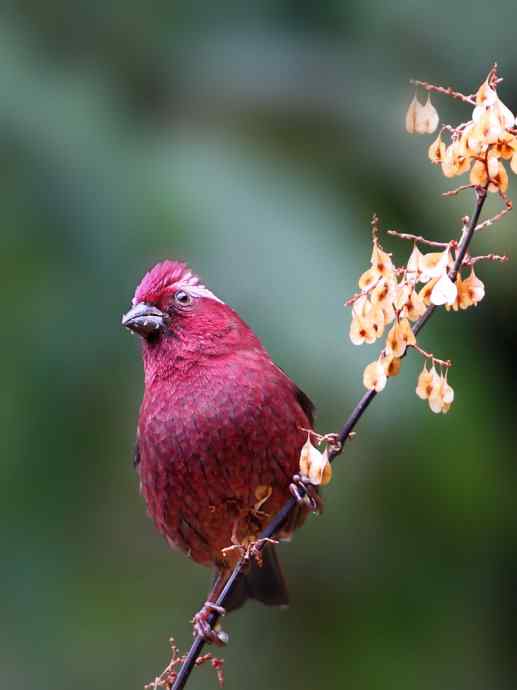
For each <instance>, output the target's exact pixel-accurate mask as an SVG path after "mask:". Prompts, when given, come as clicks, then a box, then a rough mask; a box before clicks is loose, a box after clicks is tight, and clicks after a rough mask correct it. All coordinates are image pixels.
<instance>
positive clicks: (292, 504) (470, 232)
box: [171, 90, 487, 690]
mask: <svg viewBox="0 0 517 690" xmlns="http://www.w3.org/2000/svg"><path fill="white" fill-rule="evenodd" d="M446 91H447V90H446ZM450 95H453V94H450ZM475 193H476V205H475V209H474V213H473V215H472V218H470V220H469V223H468V225H467V226H466V227H465V228H464V230H463V234H462V238H461V241H460V244H459V246H458V251H457V253H456V259H455V261H454V265H453V267H452V269H451V270H450V272H449V277H450V278H451V280H452V281H454V280H455V279H456V274H457V272H458V270H459V269H460V267H461V265H462V264H463V259H464V258H465V255H466V253H467V250H468V248H469V245H470V243H471V241H472V238H473V236H474V232H475V229H476V226H477V223H478V220H479V216H480V215H481V211H482V209H483V205H484V203H485V200H486V195H487V190H486V187H476V190H475ZM434 310H435V306H434V305H431V306H429V307H428V308H427V310H426V311H425V312H424V314H423V315H422V316H421V317H420V319H419V320H418V321H416V322H415V323H414V324H413V332H414V333H415V335H416V334H418V333H419V331H421V330H422V328H423V327H424V326H425V324H426V323H427V321H428V320H429V318H430V317H431V315H432V313H433V312H434ZM376 396H377V392H376V391H375V390H369V391H367V392H366V393H365V394H364V395H363V396H362V398H361V399H360V400H359V402H358V403H357V405H356V406H355V407H354V409H353V411H352V414H351V415H350V417H349V418H348V419H347V421H346V422H345V424H344V425H343V428H342V429H341V431H340V432H339V435H338V438H339V442H340V443H339V445H337V446H334V448H333V449H332V450H331V451H330V452H329V460H330V462H332V461H333V460H335V458H336V457H337V456H338V455H340V454H341V452H342V451H343V448H344V445H345V443H346V442H347V440H348V439H349V438H350V435H351V433H352V431H353V430H354V428H355V426H356V425H357V423H358V422H359V420H360V419H361V417H362V416H363V414H364V413H365V412H366V410H367V409H368V407H369V406H370V404H371V403H372V402H373V400H374V398H375V397H376ZM299 492H300V495H301V496H302V497H303V496H304V495H305V493H306V492H304V490H303V489H302V488H301V487H300V488H299ZM297 505H298V504H297V501H296V499H295V498H294V497H291V498H289V499H288V500H287V501H286V502H285V504H284V505H283V507H282V508H281V509H280V510H279V511H278V513H277V514H276V515H275V516H274V517H273V518H272V520H271V522H270V523H269V524H268V525H267V527H266V528H265V529H263V530H262V532H261V533H260V534H259V536H258V540H257V541H258V542H261V541H262V540H267V539H271V538H274V536H275V534H276V533H277V532H278V530H279V529H280V528H281V527H282V525H283V524H284V523H285V521H286V520H287V518H288V517H289V515H290V513H291V512H292V511H293V510H294V509H295V508H296V506H297ZM257 548H258V549H260V548H261V545H260V544H259V545H258V546H257ZM247 562H248V556H247V555H246V556H244V557H243V558H241V559H240V560H239V562H238V563H237V565H236V566H235V568H234V570H233V572H232V574H231V575H230V577H229V578H228V580H227V581H226V584H225V586H224V588H223V590H222V592H221V594H220V595H219V597H218V599H217V601H216V602H215V604H216V605H217V606H220V607H222V608H224V605H225V603H226V601H227V599H228V597H229V596H230V594H231V592H232V591H233V588H234V587H235V583H236V581H237V579H238V577H239V575H240V573H241V571H242V569H243V568H244V567H245V566H246V564H247ZM219 617H220V614H219V613H217V611H212V613H211V614H210V616H209V617H208V623H209V625H210V626H211V627H212V628H213V627H214V625H216V623H217V621H218V620H219ZM204 646H205V640H204V639H203V637H201V636H200V635H198V636H197V637H196V638H195V640H194V642H193V643H192V646H191V648H190V651H189V653H188V654H187V656H186V657H185V660H184V662H183V664H182V666H181V669H180V670H179V672H178V675H177V677H176V679H175V681H174V685H173V686H172V688H171V690H182V689H183V688H184V687H185V685H186V683H187V681H188V678H189V676H190V674H191V672H192V669H193V668H194V666H195V664H196V659H197V658H198V657H199V655H200V654H201V651H202V650H203V647H204Z"/></svg>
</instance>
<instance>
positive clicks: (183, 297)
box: [174, 290, 192, 307]
mask: <svg viewBox="0 0 517 690" xmlns="http://www.w3.org/2000/svg"><path fill="white" fill-rule="evenodd" d="M174 301H175V302H176V304H179V306H180V307H189V306H190V305H191V304H192V297H191V295H189V294H188V292H185V290H178V292H176V294H175V295H174Z"/></svg>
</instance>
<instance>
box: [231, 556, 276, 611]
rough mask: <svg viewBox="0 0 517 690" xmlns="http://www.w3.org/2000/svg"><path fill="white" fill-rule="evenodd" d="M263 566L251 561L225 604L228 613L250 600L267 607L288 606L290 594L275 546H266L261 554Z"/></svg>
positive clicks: (253, 560) (254, 560)
mask: <svg viewBox="0 0 517 690" xmlns="http://www.w3.org/2000/svg"><path fill="white" fill-rule="evenodd" d="M261 557H262V564H261V565H259V563H257V561H256V559H254V558H252V559H251V560H250V563H249V566H248V569H247V570H246V571H245V572H242V573H241V574H240V576H239V579H238V580H237V582H236V584H235V587H234V589H233V591H232V593H231V594H230V596H229V598H228V600H227V601H226V602H225V608H226V610H227V611H234V610H235V609H238V608H239V607H240V606H242V605H243V604H244V603H245V602H246V601H247V600H248V599H256V600H257V601H260V602H261V603H262V604H266V606H287V605H288V603H289V594H288V592H287V584H286V581H285V577H284V574H283V572H282V567H281V565H280V561H279V560H278V556H277V553H276V550H275V546H274V544H266V545H265V546H264V548H263V549H262V552H261Z"/></svg>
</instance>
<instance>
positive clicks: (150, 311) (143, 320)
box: [122, 302, 166, 338]
mask: <svg viewBox="0 0 517 690" xmlns="http://www.w3.org/2000/svg"><path fill="white" fill-rule="evenodd" d="M165 316H166V315H165V314H164V313H163V311H160V309H158V308H157V307H153V306H152V305H151V304H145V303H144V302H140V303H139V304H135V306H134V307H132V308H131V309H130V310H129V311H128V312H127V314H124V316H123V317H122V325H123V326H125V327H126V328H129V330H130V331H134V332H135V333H138V335H141V336H143V337H144V338H149V336H151V335H153V334H158V332H159V331H161V330H162V329H163V327H164V325H165Z"/></svg>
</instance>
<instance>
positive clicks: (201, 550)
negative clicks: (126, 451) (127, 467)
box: [139, 441, 297, 565]
mask: <svg viewBox="0 0 517 690" xmlns="http://www.w3.org/2000/svg"><path fill="white" fill-rule="evenodd" d="M198 448H199V444H198ZM296 465H297V454H296V455H293V454H292V453H289V454H286V453H285V452H283V451H282V450H281V449H280V448H278V449H275V448H274V447H273V448H270V447H265V446H263V445H262V446H261V444H256V447H255V448H254V449H253V450H252V451H251V450H250V449H249V448H247V447H245V446H244V445H243V443H242V441H241V443H237V444H230V443H229V444H223V448H218V447H217V446H215V445H214V444H208V445H206V446H205V448H204V451H203V452H199V450H198V449H196V452H190V453H189V452H178V449H176V452H173V453H170V452H168V453H162V452H160V444H151V445H149V444H144V445H143V447H142V449H141V462H140V466H139V472H140V479H141V485H142V492H143V494H144V497H145V500H146V502H147V506H148V509H149V512H150V514H151V517H152V518H153V520H154V522H155V524H156V525H157V527H158V529H159V530H160V531H161V532H162V533H163V534H164V536H165V537H166V538H167V540H168V541H169V543H170V544H171V545H172V546H175V547H178V548H180V549H181V550H182V551H184V552H185V553H187V554H188V555H189V556H190V557H191V558H192V559H193V560H195V561H196V562H199V563H203V564H206V565H209V564H213V563H222V562H223V561H226V562H230V563H232V562H234V561H235V560H236V558H237V557H238V556H239V552H238V549H237V548H232V547H236V546H237V545H238V544H246V543H248V542H249V541H250V540H252V539H253V538H254V537H255V536H256V535H257V534H258V533H259V532H260V530H261V529H262V528H263V527H264V526H265V524H266V523H267V522H268V521H269V519H270V518H271V517H272V516H273V515H274V514H275V513H276V512H277V511H278V510H279V509H280V508H281V506H282V505H283V504H284V502H285V501H286V499H287V498H288V496H289V488H288V487H289V482H290V477H291V476H292V474H293V473H294V472H295V471H296ZM225 549H226V551H224V550H225Z"/></svg>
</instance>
